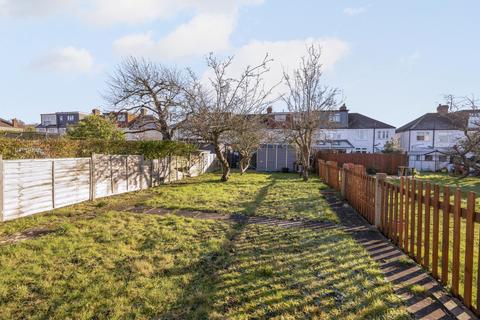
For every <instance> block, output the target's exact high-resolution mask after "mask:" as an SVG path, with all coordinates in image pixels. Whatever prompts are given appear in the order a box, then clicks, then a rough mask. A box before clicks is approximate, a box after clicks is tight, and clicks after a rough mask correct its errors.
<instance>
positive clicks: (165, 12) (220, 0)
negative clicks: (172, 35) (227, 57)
mask: <svg viewBox="0 0 480 320" xmlns="http://www.w3.org/2000/svg"><path fill="white" fill-rule="evenodd" d="M262 2H264V0H0V16H10V17H37V16H46V15H51V14H55V13H59V12H60V13H65V12H68V13H72V14H74V15H77V16H80V17H81V18H83V19H84V20H85V21H87V22H91V23H94V24H100V25H110V24H120V23H129V24H141V23H145V22H151V21H154V20H159V19H166V18H171V17H174V16H176V15H177V14H178V13H179V12H181V11H190V12H194V13H211V14H219V13H220V14H231V13H233V12H235V11H236V10H237V9H238V8H240V7H241V6H245V5H257V4H260V3H262Z"/></svg>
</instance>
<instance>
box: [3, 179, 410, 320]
mask: <svg viewBox="0 0 480 320" xmlns="http://www.w3.org/2000/svg"><path fill="white" fill-rule="evenodd" d="M218 177H219V176H218V175H217V174H205V175H203V176H200V177H196V178H191V179H186V180H184V181H179V182H176V183H173V184H171V185H164V186H160V187H157V188H152V189H149V190H144V191H141V192H135V193H130V194H124V195H120V196H115V197H111V198H105V199H99V200H97V201H95V202H86V203H82V204H79V205H75V206H71V207H66V208H62V209H57V210H55V211H52V212H48V213H44V214H38V215H35V216H31V217H28V218H23V219H18V220H14V221H11V222H7V223H3V224H1V225H0V270H1V272H0V305H1V306H2V307H1V308H0V318H2V319H11V318H18V319H22V318H33V319H45V318H49V319H66V318H73V319H92V318H95V319H134V318H136V319H251V318H256V319H262V318H277V319H314V318H316V319H339V318H343V319H362V318H363V319H373V318H374V319H403V318H407V319H408V318H409V315H408V313H407V312H406V309H405V307H404V306H403V305H402V302H401V300H400V299H399V298H398V297H397V296H396V295H395V294H394V293H393V289H392V287H391V284H390V283H388V282H386V281H385V279H384V276H383V274H382V273H381V271H380V270H379V268H378V265H377V264H376V263H375V262H374V261H373V260H372V259H371V258H370V257H369V255H368V254H367V252H366V251H365V249H364V248H363V247H362V246H361V245H359V244H358V243H357V242H355V240H354V239H353V238H352V237H351V235H349V234H347V233H346V232H344V231H342V230H341V229H340V228H324V229H322V228H298V227H281V226H279V225H275V224H270V223H249V222H248V220H247V218H248V217H259V218H262V217H264V218H265V219H267V218H268V219H271V218H275V219H281V220H284V221H287V220H288V221H291V220H298V219H308V220H312V221H316V222H318V223H323V222H326V223H329V224H335V223H338V222H339V219H338V217H337V216H336V214H335V212H334V211H333V210H332V209H331V208H330V207H329V205H328V204H327V202H326V200H325V199H324V198H323V196H322V195H321V193H320V190H321V189H323V188H325V185H323V184H322V183H320V182H319V180H318V179H316V178H312V179H311V180H310V181H309V182H307V183H305V182H303V181H301V178H299V177H298V175H294V174H280V173H272V174H254V173H249V174H246V175H240V174H237V173H234V174H233V175H232V176H231V178H230V180H229V181H228V182H226V183H222V182H219V178H218ZM159 208H161V209H162V210H163V213H164V214H156V213H155V212H158V211H152V209H159ZM192 211H198V212H204V213H212V214H213V213H215V214H216V215H217V216H228V215H231V214H236V215H238V216H241V217H244V218H245V219H239V220H235V219H199V218H188V217H184V216H182V214H184V215H185V213H188V212H192ZM145 212H150V213H145Z"/></svg>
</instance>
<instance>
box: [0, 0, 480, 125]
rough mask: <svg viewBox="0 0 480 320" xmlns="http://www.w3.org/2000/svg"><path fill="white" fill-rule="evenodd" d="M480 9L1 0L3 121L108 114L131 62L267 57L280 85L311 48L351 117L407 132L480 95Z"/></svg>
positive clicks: (265, 1) (271, 0)
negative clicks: (114, 84) (119, 69)
mask: <svg viewBox="0 0 480 320" xmlns="http://www.w3.org/2000/svg"><path fill="white" fill-rule="evenodd" d="M478 12H480V1H478V0H471V1H463V0H456V1H454V0H451V1H446V0H445V1H444V0H421V1H420V0H403V1H385V0H382V1H380V0H377V1H374V0H372V1H362V0H355V1H353V0H350V1H347V0H336V1H333V0H330V1H324V0H304V1H301V0H298V1H291V0H203V1H202V0H0V118H4V119H11V118H18V119H21V120H24V121H26V122H28V123H35V122H37V123H38V122H39V121H40V113H49V112H57V111H83V112H90V111H91V110H92V109H93V108H95V107H101V108H102V109H103V110H109V108H111V106H108V105H107V103H106V101H105V100H104V98H103V96H104V94H105V93H106V90H107V86H106V81H107V79H108V76H109V74H111V73H112V72H113V71H114V70H115V68H116V66H117V65H118V63H119V62H120V61H121V59H122V58H124V57H126V56H130V55H132V56H137V57H147V58H149V59H152V60H154V61H156V62H158V63H161V64H164V65H167V66H175V67H177V68H180V69H183V68H185V67H190V68H192V69H193V70H194V71H195V72H196V73H198V74H199V75H203V74H205V72H206V67H205V56H206V55H207V54H208V53H209V52H214V53H215V54H217V55H219V56H229V55H233V56H234V61H235V63H234V66H232V68H234V69H236V70H240V69H241V68H242V67H243V66H246V65H248V64H252V65H253V64H255V63H258V62H259V61H261V60H262V58H263V57H264V55H265V54H266V53H268V54H269V55H270V57H272V58H273V59H274V61H273V62H272V63H271V66H270V67H271V71H270V72H269V74H268V75H267V76H266V82H267V83H271V84H273V83H276V82H277V81H278V80H279V79H280V78H281V75H282V70H292V68H294V67H295V66H296V65H297V64H298V61H299V58H300V57H301V56H303V55H304V54H305V51H306V47H307V46H308V45H310V44H314V45H318V46H321V47H322V54H323V58H322V59H323V65H324V83H325V85H328V86H332V87H337V88H339V89H340V90H341V92H342V94H341V97H340V98H341V99H342V100H344V101H345V103H346V105H347V107H348V108H349V110H350V111H351V112H359V113H362V114H365V115H367V116H370V117H373V118H375V119H378V120H380V121H383V122H386V123H389V124H392V125H394V126H397V127H399V126H401V125H403V124H405V123H407V122H409V121H411V120H413V119H415V118H416V117H418V116H420V115H422V114H424V113H426V112H435V110H436V106H437V105H438V104H439V103H441V102H443V96H444V95H445V94H454V95H459V96H464V95H471V94H476V95H478V94H480V77H479V76H478V75H479V73H480V58H479V57H480V56H479V52H480V41H479V31H480V19H478ZM274 108H275V110H276V111H282V110H283V109H284V105H282V103H276V104H275V106H274Z"/></svg>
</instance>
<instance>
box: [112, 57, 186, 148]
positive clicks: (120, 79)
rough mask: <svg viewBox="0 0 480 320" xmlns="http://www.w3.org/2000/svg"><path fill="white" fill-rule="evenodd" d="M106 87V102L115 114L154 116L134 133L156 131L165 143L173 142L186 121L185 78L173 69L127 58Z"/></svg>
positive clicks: (144, 60)
mask: <svg viewBox="0 0 480 320" xmlns="http://www.w3.org/2000/svg"><path fill="white" fill-rule="evenodd" d="M107 85H108V87H109V90H108V93H107V94H106V95H105V99H106V100H107V101H108V102H109V103H110V104H111V105H112V106H113V108H114V110H115V111H117V112H120V111H128V112H132V113H134V114H137V115H139V116H141V115H143V114H144V113H143V112H142V110H147V112H148V113H149V114H151V115H153V117H149V119H148V120H147V119H143V122H142V124H141V126H140V127H139V128H138V129H136V130H135V132H132V133H138V132H145V131H153V130H155V131H159V132H160V133H161V134H162V137H163V139H164V140H171V139H172V138H173V135H174V131H175V130H176V129H177V128H178V127H179V126H180V125H181V124H182V123H183V121H184V118H185V114H184V110H185V109H184V108H183V102H184V96H183V93H184V90H183V89H182V88H183V86H184V75H183V74H182V73H181V72H180V71H178V70H176V69H174V68H167V67H164V66H162V65H160V64H157V63H154V62H153V61H150V60H146V59H143V58H140V59H137V58H135V57H128V58H126V59H125V60H123V61H122V62H121V63H120V64H119V65H118V67H117V69H116V71H115V72H114V73H113V74H112V75H111V76H110V79H109V80H108V82H107Z"/></svg>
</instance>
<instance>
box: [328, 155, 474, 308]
mask: <svg viewBox="0 0 480 320" xmlns="http://www.w3.org/2000/svg"><path fill="white" fill-rule="evenodd" d="M348 167H349V168H350V169H343V170H345V174H344V177H345V180H346V181H345V182H344V185H345V190H344V196H345V198H346V199H347V201H348V202H349V203H350V205H351V206H352V207H353V208H355V209H356V210H357V212H358V213H359V214H360V215H362V216H364V217H365V218H366V219H367V220H368V221H369V222H370V223H372V224H374V223H375V221H374V220H375V202H373V206H371V202H370V201H369V200H370V199H371V198H373V197H372V196H371V194H372V193H373V194H375V193H376V192H375V186H376V181H375V177H371V176H368V175H366V174H365V173H364V172H361V171H360V172H359V171H356V170H352V168H351V166H348ZM354 169H355V168H354ZM319 174H320V176H321V177H325V178H329V173H328V170H327V168H326V163H325V162H324V161H320V162H319ZM322 179H323V178H322ZM324 181H326V182H327V181H330V179H324ZM330 183H336V181H330V182H329V184H330ZM379 187H380V188H381V189H380V190H379V191H380V193H379V196H380V197H381V199H380V200H379V201H380V203H379V210H380V224H379V229H380V231H381V232H383V233H384V234H385V236H387V237H388V238H390V239H391V240H392V241H393V243H395V244H397V245H398V246H399V247H400V248H401V249H403V251H404V252H405V253H407V254H408V255H410V256H411V257H412V258H414V259H415V260H416V261H417V262H418V263H419V264H422V265H423V266H424V267H425V268H426V269H428V270H430V271H431V272H432V275H433V276H434V277H435V278H437V279H438V280H440V281H441V282H442V284H444V285H448V284H451V291H452V293H453V295H455V296H457V297H459V298H460V299H462V300H463V302H464V303H465V305H466V306H468V307H469V308H471V309H472V310H473V311H474V312H475V313H477V314H480V312H479V311H480V268H479V267H478V266H480V254H479V253H480V245H477V242H478V243H480V235H478V236H476V235H475V229H476V227H475V224H476V223H478V222H480V214H479V213H477V212H475V205H476V203H475V200H476V195H475V194H474V193H471V192H470V193H468V194H467V197H466V199H465V200H466V203H467V205H466V208H462V201H463V198H462V193H461V191H460V189H459V188H457V189H456V190H455V193H454V201H453V205H452V204H451V201H450V198H451V196H452V195H451V191H450V187H448V186H444V187H443V192H442V193H441V190H440V186H438V185H432V184H431V183H430V182H426V183H423V182H422V181H417V180H415V179H405V178H401V179H400V182H399V185H397V184H392V183H390V182H388V181H384V180H382V181H381V182H380V183H379ZM432 191H433V194H432ZM372 210H373V211H372ZM440 211H441V214H440ZM451 219H453V221H451ZM462 219H463V220H462ZM463 228H465V229H464V231H465V236H463ZM450 234H452V236H451V235H450ZM462 248H465V249H464V253H463V251H462V250H463V249H462ZM450 254H452V255H451V256H450ZM475 256H477V257H478V261H474V257H475ZM474 263H475V265H474ZM462 268H464V269H462ZM475 268H476V269H475ZM462 271H463V274H462ZM461 287H463V292H460V291H461V290H460V288H461ZM475 298H476V300H475Z"/></svg>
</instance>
